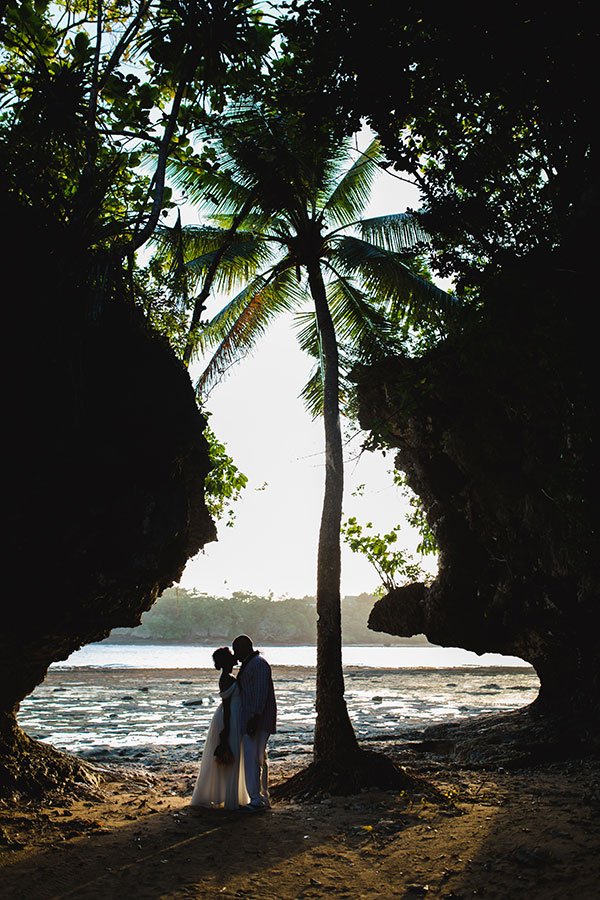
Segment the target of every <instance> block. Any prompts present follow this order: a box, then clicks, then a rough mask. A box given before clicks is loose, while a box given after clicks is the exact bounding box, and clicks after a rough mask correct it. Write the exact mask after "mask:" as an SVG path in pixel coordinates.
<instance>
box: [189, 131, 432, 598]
mask: <svg viewBox="0 0 600 900" xmlns="http://www.w3.org/2000/svg"><path fill="white" fill-rule="evenodd" d="M361 146H363V147H364V146H365V144H364V142H363V141H362V140H361ZM418 205H419V194H418V191H417V190H416V188H414V187H412V186H411V185H409V184H406V183H405V182H403V181H399V180H398V179H397V178H394V177H393V176H392V175H389V174H385V173H383V172H382V173H381V175H380V177H379V178H378V181H377V184H376V186H375V188H374V191H373V196H372V202H371V205H370V207H369V208H368V209H367V210H366V212H365V216H366V217H367V216H376V215H384V214H386V213H396V212H403V211H404V210H405V209H406V208H407V207H413V208H416V207H418ZM186 220H187V221H188V222H189V221H195V220H196V219H195V218H194V216H193V215H192V216H189V215H188V216H186ZM220 305H221V304H220V303H215V307H214V308H212V307H210V306H209V307H208V314H209V315H213V314H214V313H215V312H216V311H217V309H218V308H219V307H220ZM201 368H202V366H201V365H196V366H193V367H192V368H191V376H192V380H194V376H197V375H198V374H199V372H200V370H201ZM311 368H312V360H311V359H310V358H309V357H308V356H306V355H305V354H303V353H302V351H301V350H300V349H299V347H298V345H297V342H296V337H295V334H294V332H293V329H292V325H291V319H288V320H287V321H286V320H285V319H283V318H282V319H279V320H278V321H277V322H276V323H274V325H273V326H272V328H271V330H270V332H269V333H268V334H267V335H266V336H265V337H264V338H263V339H262V341H261V342H260V344H259V345H258V346H257V349H256V351H255V353H254V355H253V356H252V357H249V358H246V359H245V360H243V361H242V362H241V363H239V364H238V365H236V366H234V367H233V368H232V369H231V370H230V371H229V372H228V374H227V376H226V378H225V381H224V382H222V383H221V384H220V385H218V386H217V387H216V388H215V389H214V390H213V391H212V393H211V395H210V400H209V402H207V404H206V405H207V408H208V409H209V410H210V411H211V413H212V416H211V420H210V423H211V427H212V428H213V430H214V432H215V434H216V435H217V437H218V438H219V440H221V441H222V442H224V443H225V444H226V446H227V450H228V452H229V454H230V455H231V456H232V457H233V459H234V461H235V463H236V465H237V466H238V468H239V469H240V470H241V471H242V472H244V474H245V475H247V476H248V479H249V482H248V487H247V488H246V490H245V491H244V492H243V495H242V499H241V500H240V501H239V502H238V503H237V504H236V507H235V512H236V521H235V524H234V527H233V528H226V527H225V526H224V524H222V525H221V526H220V527H219V525H218V526H217V527H218V530H219V540H218V543H214V544H208V545H207V546H206V548H205V549H204V551H203V552H201V553H199V554H198V555H197V556H196V557H194V559H192V560H190V561H189V562H188V564H187V566H186V569H185V572H184V574H183V577H182V579H181V582H180V584H181V586H182V587H185V588H188V589H192V588H195V589H197V590H198V591H201V592H205V593H208V594H217V595H219V596H226V595H228V594H230V593H231V592H232V591H236V590H248V591H252V592H254V593H256V594H268V593H269V592H271V591H272V592H273V594H274V596H275V597H282V596H290V597H294V596H304V595H306V594H314V593H315V589H316V558H317V540H318V530H319V522H320V515H321V505H322V499H323V485H324V466H323V443H324V438H323V425H322V421H321V420H317V421H312V420H311V418H310V416H309V415H308V414H307V413H306V412H305V410H304V406H303V403H302V401H301V400H300V399H299V398H298V394H299V392H300V390H301V389H302V387H303V385H304V384H305V382H306V380H307V379H308V375H309V372H310V370H311ZM342 427H343V428H344V422H342ZM346 429H347V425H346ZM346 429H345V430H346ZM363 438H364V433H363V434H362V435H360V434H359V435H357V436H356V437H354V439H353V440H352V441H351V442H350V443H349V444H348V445H347V446H346V452H345V459H346V486H345V501H344V516H345V517H347V516H351V515H355V516H356V517H357V519H358V521H359V522H360V523H362V524H364V523H366V522H368V521H371V522H372V523H373V525H374V527H375V529H376V530H377V531H384V530H388V529H389V528H391V527H393V526H395V525H397V524H399V523H402V525H403V532H402V536H401V539H400V542H399V543H400V545H401V546H403V547H406V548H407V549H409V550H411V551H414V549H415V547H416V544H417V542H418V536H417V535H416V534H415V533H414V532H413V531H412V529H411V528H410V526H409V525H408V523H406V522H405V519H404V514H405V512H406V511H407V509H408V505H407V502H406V501H405V500H404V498H403V497H402V494H401V492H400V491H399V490H398V489H397V488H396V487H395V486H394V484H393V482H392V476H391V474H388V473H389V472H390V470H391V468H392V466H393V453H389V454H388V455H387V456H386V457H385V458H384V457H383V455H382V454H381V453H363V454H362V455H360V448H361V444H362V439H363ZM265 482H266V484H267V486H266V487H265V488H264V489H263V490H261V488H262V486H263V485H264V483H265ZM359 484H366V488H365V491H364V495H363V496H362V497H353V496H351V493H352V491H353V490H355V489H356V487H357V486H358V485H359ZM427 560H428V561H427V565H428V566H429V567H430V568H431V567H434V568H435V562H434V561H433V560H432V559H431V558H427ZM378 583H379V582H378V578H377V574H376V572H375V570H374V569H373V567H372V566H371V564H370V563H369V562H368V561H367V560H366V559H365V558H364V557H362V556H360V555H358V554H353V553H352V552H351V551H350V550H349V549H348V548H347V547H346V546H345V545H344V544H343V545H342V595H344V594H358V593H361V592H362V591H373V590H374V589H375V588H376V587H377V586H378Z"/></svg>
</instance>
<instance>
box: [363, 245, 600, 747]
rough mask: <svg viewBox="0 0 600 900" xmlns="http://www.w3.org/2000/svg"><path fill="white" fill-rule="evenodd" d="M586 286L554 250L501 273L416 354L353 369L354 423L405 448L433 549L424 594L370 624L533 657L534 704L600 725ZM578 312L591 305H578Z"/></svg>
mask: <svg viewBox="0 0 600 900" xmlns="http://www.w3.org/2000/svg"><path fill="white" fill-rule="evenodd" d="M589 290H590V289H589V282H588V280H587V278H583V277H581V275H579V274H578V273H577V272H576V271H574V267H573V266H572V265H569V264H567V263H565V260H564V259H561V258H559V257H544V258H541V257H540V258H537V259H531V260H528V261H526V262H523V263H522V264H521V265H520V267H519V268H515V269H513V270H512V271H511V272H510V273H506V274H504V275H503V276H502V277H498V278H497V279H496V282H495V283H494V284H492V285H491V286H490V287H489V289H488V291H487V295H486V303H485V306H484V307H483V309H484V311H483V312H481V313H479V314H477V315H473V316H472V317H471V320H470V321H469V322H467V323H463V326H462V327H461V328H460V329H459V330H458V331H457V333H455V334H453V335H452V336H451V337H450V338H448V339H447V340H446V341H445V342H444V343H443V344H441V345H439V346H438V347H437V348H436V349H435V350H433V351H431V352H430V353H428V354H427V355H426V356H424V357H422V358H419V359H390V360H388V361H385V362H382V363H381V364H379V365H376V366H373V367H371V368H368V369H366V370H363V371H362V372H359V373H357V375H356V377H357V379H358V386H359V396H360V419H361V424H362V425H363V427H365V428H368V429H371V430H373V432H374V433H375V434H377V435H380V436H381V438H382V439H383V440H384V441H385V442H387V443H388V444H390V445H392V446H395V447H398V449H399V452H398V456H397V466H398V468H400V469H401V470H403V471H404V472H406V473H407V476H408V482H409V484H410V485H411V487H412V488H413V490H414V491H415V492H416V493H417V494H418V495H419V496H420V497H421V498H422V500H423V502H424V506H425V509H426V513H427V518H428V521H429V523H430V525H431V526H432V528H433V530H434V532H435V534H436V537H437V540H438V543H439V547H440V558H439V574H438V577H437V578H436V579H435V581H434V582H433V584H432V585H431V586H430V587H426V586H424V585H419V584H416V585H409V586H407V587H404V588H400V589H398V590H395V591H393V592H392V593H390V594H388V595H387V596H386V597H383V598H382V599H381V600H380V601H379V602H378V603H377V604H376V605H375V607H374V609H373V611H372V613H371V616H370V620H369V627H370V628H372V629H373V630H375V631H382V632H387V633H389V634H397V635H403V636H408V635H411V634H417V633H420V632H424V633H425V634H426V635H427V637H428V638H429V639H430V640H431V641H432V642H434V643H437V644H443V645H448V646H452V645H453V646H460V647H465V648H467V649H470V650H474V651H476V652H478V653H482V652H484V651H496V652H500V653H505V654H514V655H517V656H520V657H522V658H523V659H526V660H528V661H530V662H531V663H532V664H533V666H534V667H535V669H536V671H537V673H538V675H539V677H540V682H541V688H540V695H539V698H538V700H537V701H536V704H535V707H536V709H537V710H544V709H545V710H552V711H558V712H560V713H561V714H562V713H564V714H569V713H571V712H575V713H576V714H579V713H581V714H582V715H581V717H582V718H585V719H586V721H593V722H595V726H594V727H595V729H596V733H597V732H598V723H599V721H600V655H599V653H598V649H597V641H598V624H599V615H598V612H599V607H598V587H599V575H600V572H599V560H600V555H599V549H600V547H599V544H598V516H599V505H598V499H599V498H598V481H597V475H596V468H597V465H598V461H597V459H598V457H597V454H598V397H597V390H598V388H597V376H596V368H597V362H596V356H597V345H596V339H595V336H594V334H593V333H592V331H591V330H590V324H591V321H592V319H590V318H588V314H589V310H590V297H589ZM586 311H587V312H586Z"/></svg>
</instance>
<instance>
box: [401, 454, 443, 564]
mask: <svg viewBox="0 0 600 900" xmlns="http://www.w3.org/2000/svg"><path fill="white" fill-rule="evenodd" d="M392 476H393V479H394V484H395V485H397V486H398V487H399V488H401V489H402V492H403V494H404V496H405V497H406V498H407V500H408V502H409V503H410V505H411V506H412V512H411V513H407V515H406V521H407V522H408V524H409V525H411V526H412V527H413V528H415V529H416V530H417V531H418V532H419V534H420V535H421V540H420V542H419V544H417V553H420V554H421V556H433V555H435V554H436V553H437V552H438V545H437V541H436V539H435V535H434V533H433V531H432V530H431V528H430V527H429V522H428V521H427V517H426V515H425V509H424V508H423V501H422V500H421V498H420V497H419V496H417V494H415V493H414V492H413V491H411V489H410V487H409V486H408V483H407V481H406V475H405V474H404V472H400V471H399V470H398V469H394V470H393V472H392Z"/></svg>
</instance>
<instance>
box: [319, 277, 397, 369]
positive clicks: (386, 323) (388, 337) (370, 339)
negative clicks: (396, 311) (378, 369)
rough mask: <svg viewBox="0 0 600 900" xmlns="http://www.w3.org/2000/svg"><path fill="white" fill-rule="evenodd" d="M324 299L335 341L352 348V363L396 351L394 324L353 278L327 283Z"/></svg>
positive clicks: (371, 359)
mask: <svg viewBox="0 0 600 900" xmlns="http://www.w3.org/2000/svg"><path fill="white" fill-rule="evenodd" d="M327 299H328V304H329V309H330V311H331V317H332V319H333V324H334V327H335V332H336V335H337V338H338V342H339V343H340V344H342V345H348V346H351V347H353V348H354V351H353V353H354V362H357V361H359V359H360V361H361V362H365V363H366V362H373V361H374V360H375V359H380V358H381V357H383V356H389V355H391V354H392V353H394V352H398V350H399V349H400V348H399V345H398V342H397V340H396V337H395V333H396V327H395V324H394V323H393V322H392V321H391V320H390V318H389V317H388V316H386V315H385V313H384V312H383V310H382V309H381V307H378V306H377V305H376V304H374V303H373V302H372V301H371V299H370V297H369V296H368V294H366V293H365V292H364V291H362V290H361V289H360V288H359V287H358V286H357V285H356V284H353V283H352V281H350V280H349V279H346V278H341V277H338V278H337V279H335V280H334V281H331V282H329V284H328V285H327Z"/></svg>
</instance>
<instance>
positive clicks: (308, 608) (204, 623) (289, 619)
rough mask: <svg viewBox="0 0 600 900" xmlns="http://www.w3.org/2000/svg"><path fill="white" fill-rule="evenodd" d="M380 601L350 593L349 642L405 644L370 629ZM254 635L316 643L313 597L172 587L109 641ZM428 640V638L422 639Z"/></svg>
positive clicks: (345, 614) (263, 640)
mask: <svg viewBox="0 0 600 900" xmlns="http://www.w3.org/2000/svg"><path fill="white" fill-rule="evenodd" d="M375 600H376V597H374V596H373V595H372V594H365V593H363V594H360V595H359V596H356V597H345V598H344V599H343V601H342V630H343V640H344V643H346V644H382V645H383V644H390V643H406V642H407V639H406V638H394V637H390V636H389V635H384V634H377V633H375V632H373V631H369V629H368V628H367V619H368V617H369V613H370V611H371V608H372V606H373V604H374V602H375ZM241 633H245V634H250V635H251V636H252V638H253V639H254V641H255V643H256V644H257V645H258V646H260V644H308V645H311V644H315V641H316V614H315V598H314V597H286V598H285V599H283V600H274V599H273V597H272V596H269V597H259V596H257V595H256V594H252V593H250V592H249V591H234V593H233V596H232V597H212V596H209V595H208V594H198V593H195V592H194V591H188V590H186V589H185V588H169V589H168V590H166V591H165V592H164V593H163V595H162V596H161V597H160V598H159V599H158V600H157V602H156V603H155V604H154V606H153V607H152V608H151V609H149V610H148V611H147V612H145V613H144V614H143V616H142V623H141V625H138V626H137V628H115V629H113V631H112V633H111V635H110V637H109V638H108V640H109V641H111V642H114V641H118V642H119V643H129V642H138V641H144V642H149V643H151V642H152V641H161V642H162V641H173V642H180V641H181V642H185V643H199V644H214V645H215V646H218V645H219V644H226V643H229V642H230V641H231V640H232V639H233V638H234V637H235V636H236V635H237V634H241ZM423 640H424V639H423Z"/></svg>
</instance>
